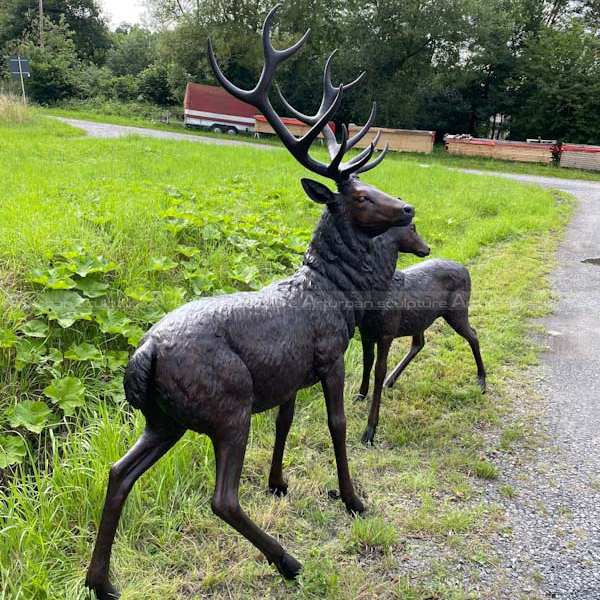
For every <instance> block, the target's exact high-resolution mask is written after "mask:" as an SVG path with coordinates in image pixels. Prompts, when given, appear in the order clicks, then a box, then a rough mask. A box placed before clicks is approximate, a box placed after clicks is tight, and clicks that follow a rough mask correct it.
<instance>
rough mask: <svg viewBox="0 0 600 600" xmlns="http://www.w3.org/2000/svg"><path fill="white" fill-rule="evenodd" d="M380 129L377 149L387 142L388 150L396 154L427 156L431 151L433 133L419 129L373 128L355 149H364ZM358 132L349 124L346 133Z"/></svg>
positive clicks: (355, 127)
mask: <svg viewBox="0 0 600 600" xmlns="http://www.w3.org/2000/svg"><path fill="white" fill-rule="evenodd" d="M380 129H381V138H380V141H379V144H378V146H377V147H378V148H383V146H384V145H385V143H386V142H387V143H388V144H389V146H390V150H394V151H396V152H421V153H424V154H429V153H430V152H431V151H432V150H433V142H434V141H435V131H422V130H420V129H388V128H385V127H373V128H372V129H371V130H370V131H369V133H367V135H365V137H364V138H362V140H360V141H359V142H358V143H357V144H356V147H357V148H366V147H367V146H368V145H369V144H370V143H371V142H372V141H373V138H374V137H375V135H376V134H377V132H378V131H379V130H380ZM359 130H360V127H359V126H358V125H354V124H350V126H349V127H348V133H349V134H350V136H353V135H354V134H355V133H357V132H358V131H359Z"/></svg>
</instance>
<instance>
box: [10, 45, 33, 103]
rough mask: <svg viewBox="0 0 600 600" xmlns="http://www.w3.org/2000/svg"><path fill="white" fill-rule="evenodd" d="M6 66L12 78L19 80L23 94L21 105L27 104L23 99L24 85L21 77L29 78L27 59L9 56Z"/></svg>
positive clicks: (25, 57)
mask: <svg viewBox="0 0 600 600" xmlns="http://www.w3.org/2000/svg"><path fill="white" fill-rule="evenodd" d="M8 66H9V67H10V72H11V74H12V76H13V77H20V78H21V91H22V92H23V104H27V98H26V97H25V83H24V82H23V77H31V73H30V72H29V57H27V56H11V57H10V58H9V59H8Z"/></svg>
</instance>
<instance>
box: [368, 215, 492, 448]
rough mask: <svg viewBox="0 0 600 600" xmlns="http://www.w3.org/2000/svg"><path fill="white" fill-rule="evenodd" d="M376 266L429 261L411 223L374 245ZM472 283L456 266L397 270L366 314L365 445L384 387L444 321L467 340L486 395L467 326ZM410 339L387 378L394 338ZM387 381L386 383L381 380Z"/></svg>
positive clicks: (438, 263) (433, 262)
mask: <svg viewBox="0 0 600 600" xmlns="http://www.w3.org/2000/svg"><path fill="white" fill-rule="evenodd" d="M374 243H375V246H376V252H378V253H379V256H380V261H381V262H380V264H381V265H385V264H390V263H391V264H394V265H395V264H396V261H397V256H398V252H409V253H413V254H416V255H417V256H421V257H422V256H427V254H429V247H428V246H427V244H425V242H424V241H423V240H422V239H421V237H420V236H419V235H418V234H417V232H416V228H415V226H414V224H413V223H411V224H410V225H409V226H407V227H394V228H391V229H389V230H388V231H387V232H386V233H385V234H383V235H381V236H380V237H379V238H377V239H376V240H375V242H374ZM470 297H471V278H470V276H469V271H468V270H467V269H466V268H465V267H463V266H462V265H460V264H459V263H457V262H454V261H452V260H443V259H430V260H426V261H424V262H422V263H419V264H417V265H413V266H411V267H408V268H406V269H403V270H401V271H396V273H395V274H394V279H393V281H392V285H391V287H390V289H389V291H388V292H387V293H386V295H385V296H384V297H383V298H382V300H381V305H382V306H381V308H380V309H379V310H374V311H368V312H367V313H366V314H365V318H364V319H363V320H362V321H361V323H360V324H359V326H358V328H359V330H360V335H361V341H362V348H363V376H362V383H361V386H360V391H359V393H358V395H357V396H356V399H358V400H362V399H365V398H366V396H367V393H368V391H369V377H370V375H371V368H372V367H373V361H374V359H375V344H377V362H376V364H375V385H374V389H373V399H372V401H371V408H370V411H369V419H368V423H367V427H366V429H365V431H364V433H363V436H362V442H363V443H364V444H373V442H374V440H375V431H376V429H377V425H378V423H379V407H380V404H381V392H382V388H383V387H388V388H390V387H392V386H393V385H394V382H395V381H396V379H397V378H398V377H399V375H400V374H401V373H402V371H404V369H405V368H406V367H407V366H408V364H409V363H410V361H411V360H412V359H413V358H414V357H415V356H416V355H417V354H418V353H419V352H420V351H421V350H422V348H423V346H424V345H425V335H424V332H425V330H426V329H427V328H428V327H430V326H431V324H432V323H433V322H434V321H435V320H436V319H438V318H439V317H443V318H444V319H445V321H446V322H447V323H448V325H450V327H452V329H454V331H456V333H458V334H459V335H460V336H462V337H463V338H465V339H466V340H467V342H469V345H470V346H471V351H472V352H473V356H474V358H475V363H476V365H477V381H478V383H479V385H480V387H481V390H482V391H483V392H485V386H486V384H485V378H486V372H485V367H484V365H483V361H482V359H481V353H480V351H479V340H478V339H477V333H476V332H475V329H473V327H471V325H470V323H469V300H470ZM403 336H412V345H411V347H410V350H409V351H408V353H407V354H406V356H405V357H404V358H403V359H402V360H401V361H400V363H399V364H398V365H397V366H396V367H395V368H394V370H393V371H392V373H391V374H390V376H389V377H388V378H387V379H386V378H385V376H386V371H387V357H388V353H389V351H390V346H391V345H392V342H393V341H394V339H395V338H397V337H403ZM384 380H385V381H384Z"/></svg>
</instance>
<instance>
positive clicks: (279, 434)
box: [269, 396, 296, 496]
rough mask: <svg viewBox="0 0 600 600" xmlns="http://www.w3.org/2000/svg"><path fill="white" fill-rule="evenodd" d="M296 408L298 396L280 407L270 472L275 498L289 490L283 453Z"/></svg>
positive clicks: (271, 488)
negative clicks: (283, 470) (285, 477)
mask: <svg viewBox="0 0 600 600" xmlns="http://www.w3.org/2000/svg"><path fill="white" fill-rule="evenodd" d="M295 407H296V396H294V397H293V398H292V399H291V400H288V401H287V402H284V403H283V404H282V405H281V406H280V407H279V413H278V414H277V421H276V422H275V445H274V446H273V460H272V461H271V471H270V472H269V491H270V492H271V493H272V494H275V496H285V495H286V494H287V490H288V484H287V481H286V480H285V479H284V478H283V473H282V463H283V451H284V449H285V442H286V440H287V436H288V433H289V431H290V427H291V425H292V421H293V419H294V409H295Z"/></svg>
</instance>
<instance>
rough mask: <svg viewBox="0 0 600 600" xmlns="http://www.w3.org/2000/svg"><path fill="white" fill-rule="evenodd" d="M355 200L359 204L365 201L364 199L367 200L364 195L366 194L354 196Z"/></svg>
mask: <svg viewBox="0 0 600 600" xmlns="http://www.w3.org/2000/svg"><path fill="white" fill-rule="evenodd" d="M356 201H357V202H358V203H359V204H362V203H363V202H366V201H367V197H366V196H358V198H356Z"/></svg>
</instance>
